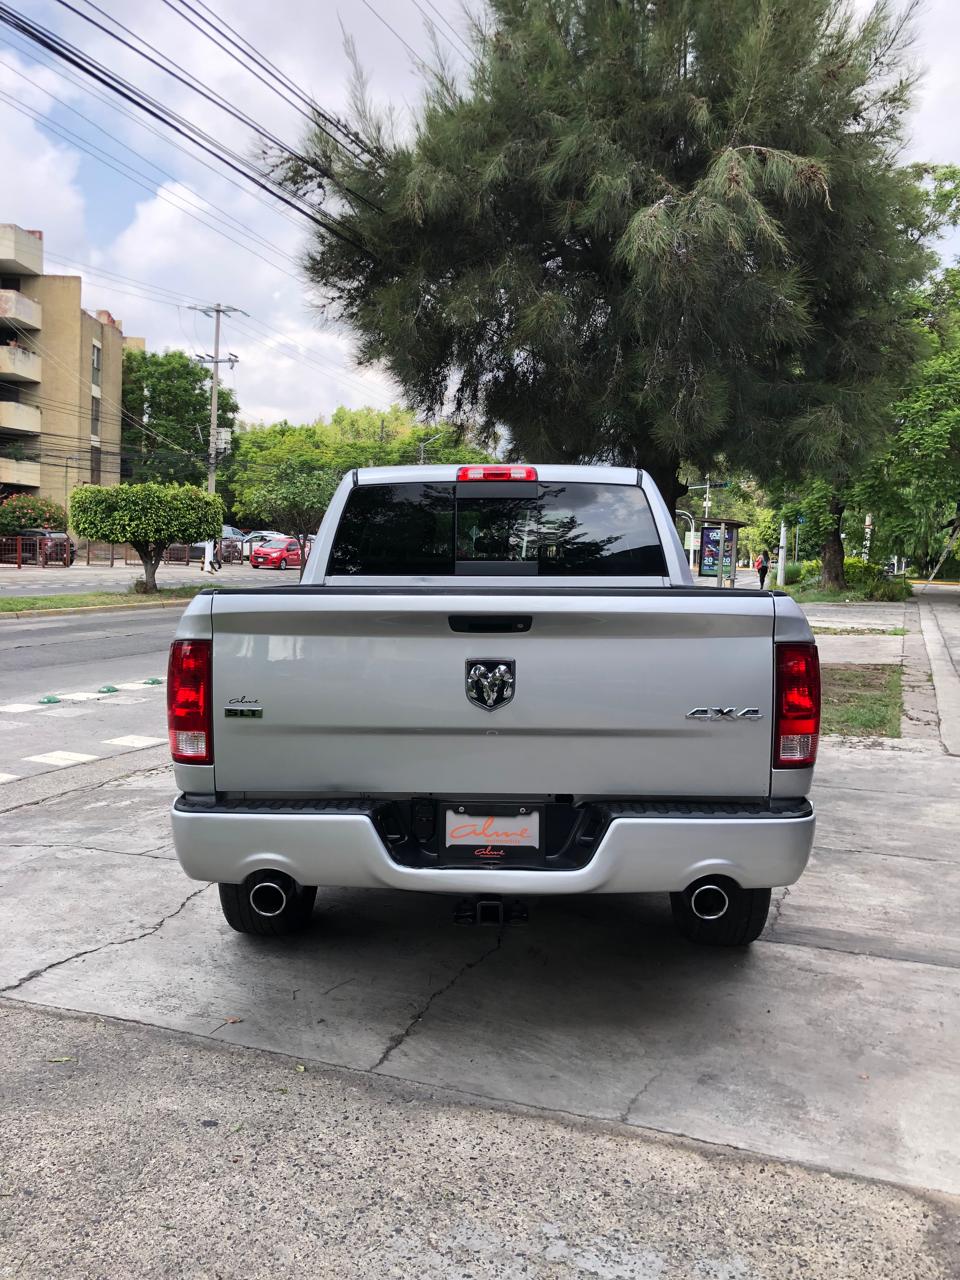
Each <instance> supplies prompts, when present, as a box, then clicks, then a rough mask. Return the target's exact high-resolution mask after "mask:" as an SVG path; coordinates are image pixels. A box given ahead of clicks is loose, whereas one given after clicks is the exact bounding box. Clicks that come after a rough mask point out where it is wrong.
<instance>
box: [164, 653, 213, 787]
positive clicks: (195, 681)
mask: <svg viewBox="0 0 960 1280" xmlns="http://www.w3.org/2000/svg"><path fill="white" fill-rule="evenodd" d="M210 649H211V643H210V641H209V640H174V642H173V644H172V645H171V646H170V663H169V666H168V668H167V729H168V730H169V733H170V754H171V755H172V756H173V758H174V760H175V761H176V763H177V764H213V716H212V714H211V703H210V696H211V693H212V689H211V671H212V667H211V661H210V659H211V652H210Z"/></svg>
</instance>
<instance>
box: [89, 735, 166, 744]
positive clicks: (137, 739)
mask: <svg viewBox="0 0 960 1280" xmlns="http://www.w3.org/2000/svg"><path fill="white" fill-rule="evenodd" d="M165 742H166V739H165V738H146V737H144V736H143V735H142V734H139V733H128V734H127V736H126V737H125V738H107V739H106V741H105V742H104V746H106V747H162V746H163V745H164V743H165Z"/></svg>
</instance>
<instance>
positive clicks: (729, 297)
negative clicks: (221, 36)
mask: <svg viewBox="0 0 960 1280" xmlns="http://www.w3.org/2000/svg"><path fill="white" fill-rule="evenodd" d="M488 18H489V21H488V23H487V25H486V27H485V28H483V29H481V28H477V30H476V31H475V32H474V48H475V61H474V64H473V67H472V70H471V73H470V79H469V83H468V84H467V85H466V86H465V87H460V86H458V84H457V83H456V82H455V81H454V79H452V78H451V77H450V76H449V75H448V74H447V73H446V72H445V71H444V70H443V69H442V68H439V69H437V70H436V71H435V72H434V73H433V74H432V75H431V76H430V77H429V79H428V82H427V86H426V94H425V98H424V101H423V103H422V105H421V107H420V109H419V111H418V113H417V116H416V120H415V129H414V131H413V134H412V136H410V137H406V136H400V135H398V133H397V132H396V131H395V130H394V129H393V127H392V125H391V122H390V120H388V119H384V118H381V117H378V116H377V115H376V114H375V113H374V112H373V111H372V110H371V109H370V108H369V106H368V105H367V103H366V100H365V95H364V92H363V86H362V84H361V85H359V86H358V91H357V94H356V107H357V110H356V120H355V122H354V123H355V127H356V131H357V134H358V135H359V136H360V138H362V140H363V150H362V151H357V150H354V151H348V150H347V149H340V150H338V149H336V148H334V147H332V146H331V144H330V140H329V138H328V137H327V135H325V134H323V133H321V132H320V131H317V132H315V133H313V134H312V135H311V136H310V137H309V138H308V139H307V140H306V149H307V151H308V153H309V157H310V159H311V161H312V162H313V164H314V166H317V167H321V168H324V167H325V168H327V170H328V171H331V172H332V173H333V174H334V176H335V180H336V181H335V183H333V184H331V183H329V182H325V184H324V195H325V197H326V205H325V207H326V208H327V210H328V211H329V212H335V213H336V215H337V217H338V226H339V229H340V231H341V232H342V236H336V235H332V234H330V233H329V232H326V231H322V230H321V231H317V233H316V235H315V237H314V239H313V242H312V245H311V249H310V253H309V255H308V259H307V264H308V274H309V277H310V279H311V281H312V282H313V283H314V284H315V285H317V286H318V287H319V288H320V290H321V291H322V293H323V294H324V295H325V296H326V297H327V298H329V299H330V312H331V314H332V315H333V316H334V317H335V318H337V319H339V320H340V321H342V322H345V323H346V324H347V325H348V326H349V327H350V328H351V329H352V330H353V332H354V333H355V335H356V337H357V339H358V343H359V350H360V356H361V359H362V360H363V361H370V362H373V361H382V362H383V363H384V364H385V365H386V366H387V367H388V368H389V370H390V372H391V373H392V374H393V375H394V377H395V378H396V379H397V380H398V382H399V383H400V385H401V386H402V388H403V390H404V392H405V394H406V396H407V397H408V399H409V401H410V403H411V404H413V405H415V406H416V407H417V408H419V409H421V410H423V411H425V412H428V413H437V412H439V411H440V410H441V408H442V407H443V406H444V405H447V406H448V407H450V408H452V412H453V414H454V416H455V418H457V419H459V420H460V421H463V422H470V423H472V424H474V426H475V427H477V428H479V429H480V430H481V431H486V432H488V433H492V432H493V431H494V430H496V429H498V428H505V429H506V431H507V432H508V434H509V439H510V441H511V449H512V452H513V455H514V456H517V457H520V456H523V457H526V458H530V459H533V460H537V459H540V460H562V461H582V460H613V461H617V462H625V463H629V464H638V465H642V466H645V467H646V468H647V469H649V470H650V471H651V472H652V473H653V474H654V476H655V478H656V479H657V480H658V482H659V484H660V486H661V488H662V489H663V491H664V494H665V496H666V498H667V500H668V502H671V503H673V502H675V500H676V498H677V496H678V495H679V494H680V493H681V492H682V491H683V490H682V485H681V484H680V481H679V479H678V469H679V466H680V464H681V463H687V464H689V465H691V466H693V467H696V468H699V469H701V470H707V469H709V468H710V467H711V465H715V464H716V462H717V459H718V458H724V459H725V460H726V462H727V463H728V464H730V465H731V466H735V467H743V466H746V467H749V468H750V469H751V470H753V471H754V472H755V474H757V475H759V476H761V477H776V476H780V477H782V476H784V475H788V476H792V475H798V476H799V475H800V474H802V473H805V472H809V471H810V470H811V469H812V470H814V471H816V473H817V474H820V475H824V476H829V477H830V482H831V484H832V485H833V486H835V488H836V492H837V494H838V495H840V494H842V491H843V487H844V484H845V483H846V482H847V479H848V477H849V474H850V470H851V468H853V467H855V466H856V465H857V460H858V459H859V458H860V457H861V456H863V454H864V452H865V451H867V450H869V449H870V448H871V447H872V446H873V443H874V441H875V439H876V437H877V436H878V435H882V433H883V431H884V429H885V422H886V417H885V413H884V409H885V406H886V405H887V404H888V403H889V402H890V400H891V398H892V395H891V385H892V383H893V382H895V380H896V378H897V377H898V376H899V372H900V370H901V369H902V368H903V367H904V366H905V364H907V363H908V362H909V361H910V360H911V359H912V357H913V353H914V352H913V338H912V334H913V332H914V330H912V329H911V327H910V325H909V324H908V317H907V308H906V307H905V306H904V304H903V302H902V300H901V299H902V294H903V292H904V290H905V289H906V288H907V287H908V286H909V285H910V284H911V282H913V281H915V280H916V279H917V278H918V277H919V275H920V274H921V272H922V271H923V269H924V267H925V263H926V257H925V252H924V249H923V245H922V239H921V235H920V231H919V230H918V219H919V216H920V204H921V202H920V201H919V198H918V196H917V185H916V183H915V181H914V180H913V179H912V178H911V177H910V176H909V175H908V174H906V173H905V172H903V171H901V170H899V169H898V168H897V163H896V149H897V147H898V145H899V142H900V136H901V135H900V130H901V123H902V119H903V114H904V111H905V108H906V106H907V104H908V101H909V95H910V87H911V84H910V79H909V77H908V76H907V75H906V74H904V73H903V72H902V71H901V69H900V67H901V60H902V56H903V49H904V45H905V41H906V37H907V26H906V19H905V18H900V19H897V20H894V19H892V18H891V16H890V13H889V11H888V9H887V7H886V5H885V4H880V5H879V6H878V7H877V8H875V9H874V10H873V11H872V12H871V13H870V14H869V15H868V16H867V17H866V18H864V19H862V20H861V21H859V22H857V21H854V19H853V18H852V17H851V15H850V13H849V12H848V9H847V7H846V6H845V5H844V4H843V3H841V2H840V0H658V3H656V4H652V3H651V4H646V5H645V4H643V3H642V2H641V0H490V8H489V15H488ZM358 157H359V158H358ZM280 168H281V170H282V172H283V174H284V177H285V178H286V180H287V181H288V182H289V183H290V185H291V186H293V187H295V188H296V189H297V190H298V191H300V193H301V194H306V193H309V192H310V191H311V190H313V191H316V186H315V178H313V177H311V176H310V175H311V173H313V174H315V172H316V168H313V169H311V168H310V167H309V166H307V167H304V166H299V167H298V166H291V165H286V166H283V165H282V164H281V165H280ZM338 192H339V194H338ZM332 196H335V197H336V200H333V199H332ZM839 501H840V499H839V497H838V502H839ZM838 527H839V526H838ZM840 572H841V573H842V557H841V560H840Z"/></svg>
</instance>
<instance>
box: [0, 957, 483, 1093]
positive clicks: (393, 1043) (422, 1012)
mask: <svg viewBox="0 0 960 1280" xmlns="http://www.w3.org/2000/svg"><path fill="white" fill-rule="evenodd" d="M502 942H503V933H502V932H501V933H498V934H497V940H496V942H495V943H494V944H493V946H492V947H488V948H487V950H486V951H484V952H482V953H481V954H480V955H479V956H477V958H476V959H475V960H468V961H467V962H466V964H463V965H461V966H460V968H459V969H458V970H457V971H456V973H455V974H454V975H453V977H452V978H451V979H450V981H449V982H447V983H444V985H443V986H442V987H438V988H437V989H436V991H434V992H432V993H431V994H430V995H429V996H428V997H427V999H426V1000H425V1001H424V1003H423V1005H422V1006H421V1008H419V1009H418V1010H417V1012H416V1013H415V1014H414V1015H413V1017H412V1018H411V1019H410V1021H409V1022H408V1023H407V1025H406V1026H405V1027H404V1029H403V1030H402V1031H398V1032H397V1033H396V1035H392V1036H391V1037H390V1039H389V1040H388V1041H387V1047H386V1048H385V1049H384V1051H383V1053H381V1055H380V1057H379V1058H378V1059H377V1060H376V1062H375V1063H374V1064H373V1066H372V1067H368V1068H366V1069H367V1070H368V1071H378V1070H379V1069H380V1068H381V1067H382V1066H383V1064H384V1063H385V1062H386V1060H387V1059H388V1058H389V1057H390V1055H391V1054H392V1053H393V1052H394V1051H395V1050H396V1049H399V1048H400V1046H401V1045H402V1044H403V1042H404V1041H405V1040H406V1039H407V1037H408V1036H409V1035H411V1034H412V1033H413V1031H414V1030H415V1029H416V1027H417V1025H418V1023H420V1022H422V1021H423V1019H424V1018H425V1017H426V1016H427V1014H428V1013H429V1012H430V1007H431V1006H432V1004H433V1002H434V1001H435V1000H439V999H440V997H441V996H445V995H446V994H447V992H448V991H449V990H450V988H451V987H453V986H455V985H456V984H457V983H458V982H459V981H460V979H461V978H462V977H463V976H464V974H465V973H469V971H470V970H471V969H475V968H476V967H477V965H478V964H483V962H484V960H486V959H487V958H488V956H492V955H493V953H494V952H495V951H499V950H500V946H501V943H502ZM2 994H3V992H2V991H0V995H2Z"/></svg>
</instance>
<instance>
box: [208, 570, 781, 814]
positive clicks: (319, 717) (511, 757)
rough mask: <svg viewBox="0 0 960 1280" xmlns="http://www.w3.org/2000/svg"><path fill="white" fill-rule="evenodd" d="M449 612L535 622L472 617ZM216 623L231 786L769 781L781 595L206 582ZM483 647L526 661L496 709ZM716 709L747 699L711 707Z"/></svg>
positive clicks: (484, 790) (288, 788)
mask: <svg viewBox="0 0 960 1280" xmlns="http://www.w3.org/2000/svg"><path fill="white" fill-rule="evenodd" d="M452 618H454V619H457V620H458V621H457V623H456V624H454V625H458V626H462V625H469V626H476V627H481V628H482V627H484V626H488V625H500V624H501V620H508V625H509V626H511V627H516V626H524V627H527V626H528V629H525V630H523V631H518V630H515V629H509V630H505V631H494V632H492V633H487V634H485V633H483V632H482V631H479V632H477V631H467V632H464V631H458V630H454V629H453V625H452V624H451V619H452ZM463 619H467V620H468V621H467V622H466V623H464V622H463V621H462V620H463ZM494 619H496V620H498V621H497V622H494V621H493V620H494ZM212 623H213V726H214V751H215V770H216V775H215V776H216V786H217V789H218V790H221V791H244V792H248V793H261V794H263V793H285V794H291V793H300V794H314V795H316V794H327V795H329V794H336V793H341V794H344V795H353V796H355V795H358V794H394V795H404V794H405V795H427V794H431V793H433V794H440V795H446V796H451V797H456V796H463V797H468V796H486V797H498V796H503V797H510V796H516V797H530V798H533V797H536V796H540V795H555V794H558V793H560V794H564V793H571V794H575V795H578V796H589V795H604V796H611V795H622V796H671V797H683V796H690V797H694V796H695V797H711V796H723V797H725V798H727V799H732V798H735V797H737V798H741V797H742V798H750V797H761V796H766V795H767V794H768V793H769V790H770V757H771V732H772V730H771V710H772V697H773V627H774V605H773V600H772V598H771V597H770V596H755V595H742V596H741V595H737V594H734V593H728V592H717V593H715V594H714V593H711V592H710V591H709V590H703V591H695V592H693V591H691V592H683V591H671V590H669V589H664V590H662V591H658V590H650V591H642V590H638V591H631V592H622V593H618V592H614V591H611V592H603V591H590V592H585V591H583V590H577V589H570V590H568V591H557V590H554V591H542V590H540V591H538V590H537V589H536V588H534V589H532V590H531V591H529V592H526V591H525V592H522V593H518V592H514V591H506V592H503V593H495V594H494V593H490V592H485V593H477V592H471V591H469V590H464V591H463V592H462V593H461V592H459V591H457V592H451V593H449V594H447V593H441V592H430V593H423V592H416V591H411V592H407V591H404V590H402V589H401V590H397V591H393V590H390V589H383V590H380V591H376V592H371V591H370V590H367V591H363V590H361V591H359V592H353V591H351V590H350V589H344V590H339V589H330V588H324V589H302V590H294V591H286V592H278V593H276V594H274V593H272V592H258V591H251V592H249V593H245V592H227V593H222V594H221V593H217V594H216V595H215V596H214V597H213V603H212ZM476 661H480V662H488V663H489V662H494V661H495V662H501V661H502V662H512V663H514V664H515V668H514V669H515V685H514V692H513V696H512V698H511V700H510V701H509V702H507V703H506V704H505V705H503V706H500V707H498V708H497V709H496V710H494V711H493V712H488V711H485V710H483V709H481V708H480V707H478V706H477V705H474V703H472V702H471V701H470V700H469V699H468V697H467V692H466V672H467V670H468V664H471V663H473V662H476ZM713 708H721V709H723V710H727V709H730V708H733V709H735V710H734V712H733V713H732V714H726V715H722V716H721V717H719V718H714V717H715V713H714V711H713ZM695 710H700V712H701V714H700V715H699V716H695V717H692V718H691V716H690V713H691V712H692V711H695ZM742 711H749V712H750V715H749V716H747V717H743V716H739V715H738V714H737V713H739V712H742ZM238 712H241V713H243V714H238Z"/></svg>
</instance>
